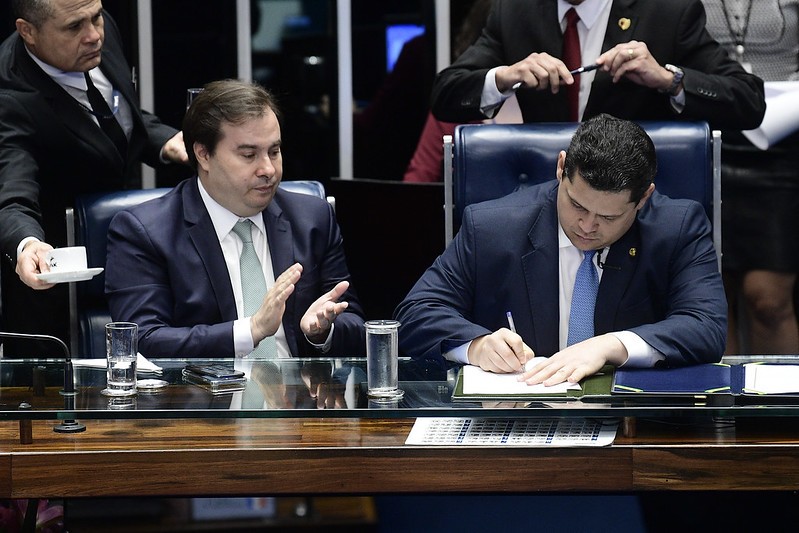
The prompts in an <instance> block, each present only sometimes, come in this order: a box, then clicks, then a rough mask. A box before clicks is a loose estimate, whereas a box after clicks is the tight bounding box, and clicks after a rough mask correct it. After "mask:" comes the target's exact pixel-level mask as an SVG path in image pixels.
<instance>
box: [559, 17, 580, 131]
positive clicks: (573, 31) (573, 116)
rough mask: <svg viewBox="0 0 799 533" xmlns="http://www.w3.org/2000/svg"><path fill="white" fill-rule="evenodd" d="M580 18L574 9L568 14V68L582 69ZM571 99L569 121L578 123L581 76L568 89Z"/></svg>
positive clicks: (565, 48) (565, 45)
mask: <svg viewBox="0 0 799 533" xmlns="http://www.w3.org/2000/svg"><path fill="white" fill-rule="evenodd" d="M578 20H580V16H579V15H578V14H577V11H575V9H574V8H573V7H572V8H571V9H569V10H568V11H567V12H566V31H565V32H563V62H564V63H565V64H566V68H568V69H569V70H574V69H576V68H580V62H581V61H582V58H581V57H580V35H579V34H578V33H577V21H578ZM566 96H567V97H568V98H569V120H571V121H572V122H577V120H578V113H579V109H580V76H579V75H577V76H574V83H573V84H571V85H569V86H568V87H566Z"/></svg>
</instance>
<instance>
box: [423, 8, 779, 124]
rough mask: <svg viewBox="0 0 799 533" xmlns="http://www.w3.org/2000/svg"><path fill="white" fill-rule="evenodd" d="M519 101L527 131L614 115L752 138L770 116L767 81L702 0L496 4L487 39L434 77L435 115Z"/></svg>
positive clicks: (451, 118) (449, 116)
mask: <svg viewBox="0 0 799 533" xmlns="http://www.w3.org/2000/svg"><path fill="white" fill-rule="evenodd" d="M593 65H599V68H598V69H596V70H593V71H586V72H582V73H578V72H574V71H575V70H576V69H578V68H579V67H581V66H593ZM570 71H572V72H570ZM578 74H579V75H578ZM514 93H515V95H516V98H517V100H518V104H519V109H520V111H521V115H522V119H523V122H525V123H527V122H566V121H570V122H577V121H580V120H585V119H588V118H591V117H593V116H596V115H598V114H600V113H609V114H611V115H614V116H616V117H619V118H623V119H629V120H706V121H708V122H709V123H710V125H711V127H712V128H731V129H742V130H745V129H751V128H756V127H757V126H758V125H759V124H760V121H761V120H762V119H763V114H764V112H765V107H766V106H765V100H764V96H763V82H762V80H760V79H759V78H758V77H757V76H754V75H752V74H749V73H747V72H746V71H745V70H744V69H743V68H742V67H741V65H740V64H738V63H737V62H736V61H734V60H732V59H730V58H729V57H728V56H727V53H726V52H725V51H724V49H723V48H722V47H721V46H720V45H719V43H717V42H716V41H715V40H713V38H712V37H711V36H710V35H709V34H708V32H707V31H706V30H705V11H704V9H703V7H702V3H701V1H700V0H669V1H668V2H640V1H639V2H636V1H634V0H495V1H494V2H493V6H492V9H491V12H490V14H489V16H488V21H487V23H486V27H485V29H484V30H483V33H482V35H481V36H480V38H479V39H478V40H477V41H476V42H475V43H474V44H473V45H472V46H470V47H469V48H467V49H466V51H464V52H463V54H461V55H460V57H458V59H457V60H456V61H455V62H454V63H453V64H452V65H451V66H449V67H447V68H445V69H444V70H442V71H441V72H440V73H439V74H438V76H437V77H436V80H435V82H434V84H433V91H432V112H433V115H435V117H436V118H437V119H439V120H441V121H446V122H457V123H466V122H473V121H479V120H483V119H486V118H492V117H494V116H495V115H496V113H497V112H498V111H499V109H500V108H501V107H502V106H503V104H504V103H505V102H506V101H507V99H508V98H510V96H511V95H513V94H514Z"/></svg>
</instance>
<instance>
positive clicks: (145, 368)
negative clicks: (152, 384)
mask: <svg viewBox="0 0 799 533" xmlns="http://www.w3.org/2000/svg"><path fill="white" fill-rule="evenodd" d="M72 366H76V367H78V366H81V367H87V368H106V367H107V366H108V362H107V361H106V360H105V359H73V360H72ZM163 370H164V369H163V368H161V367H160V366H158V365H156V364H155V363H152V362H150V361H149V360H147V358H146V357H144V356H143V355H142V354H138V357H136V372H162V371H163Z"/></svg>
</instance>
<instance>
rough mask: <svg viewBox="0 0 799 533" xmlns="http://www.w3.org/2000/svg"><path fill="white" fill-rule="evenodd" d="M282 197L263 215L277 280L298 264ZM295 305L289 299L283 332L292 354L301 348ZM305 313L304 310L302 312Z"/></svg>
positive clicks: (298, 319) (292, 300)
mask: <svg viewBox="0 0 799 533" xmlns="http://www.w3.org/2000/svg"><path fill="white" fill-rule="evenodd" d="M280 197H281V192H280V191H278V192H277V194H275V197H274V198H273V199H272V201H271V202H270V203H269V205H268V206H267V208H266V209H265V210H264V211H263V213H262V215H263V217H264V226H265V227H266V238H267V241H268V244H269V253H270V255H271V256H272V270H273V272H274V274H275V278H277V277H278V276H280V274H282V273H283V272H284V271H285V270H286V269H287V268H288V267H290V266H291V265H293V264H294V263H295V262H296V259H295V257H296V254H295V253H294V236H293V233H292V229H291V224H289V222H288V220H286V218H285V217H284V216H283V210H282V209H281V208H280ZM295 304H296V298H292V297H289V299H288V300H287V301H286V311H285V312H284V313H283V331H284V332H285V334H286V342H287V343H288V345H289V350H290V351H291V352H292V353H296V351H297V346H299V342H298V340H297V338H296V337H295V330H296V328H295V327H294V324H299V321H300V318H299V317H300V315H299V313H298V312H297V309H296V308H295ZM304 311H305V310H302V312H304Z"/></svg>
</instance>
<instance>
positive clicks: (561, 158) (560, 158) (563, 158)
mask: <svg viewBox="0 0 799 533" xmlns="http://www.w3.org/2000/svg"><path fill="white" fill-rule="evenodd" d="M565 164H566V152H565V151H563V150H561V151H560V153H559V154H558V167H557V170H556V171H555V176H557V178H558V181H561V180H562V179H563V167H564V165H565Z"/></svg>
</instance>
